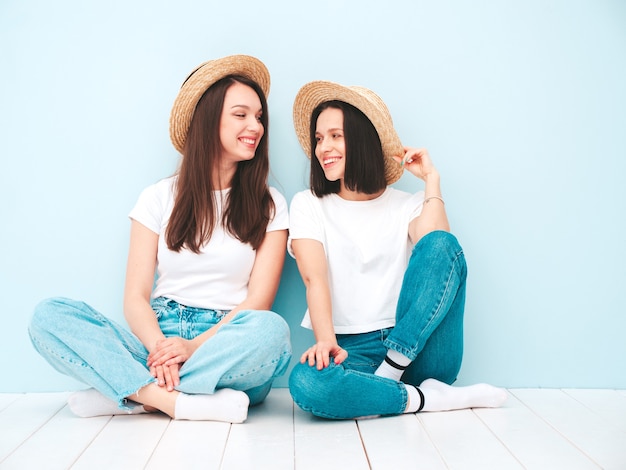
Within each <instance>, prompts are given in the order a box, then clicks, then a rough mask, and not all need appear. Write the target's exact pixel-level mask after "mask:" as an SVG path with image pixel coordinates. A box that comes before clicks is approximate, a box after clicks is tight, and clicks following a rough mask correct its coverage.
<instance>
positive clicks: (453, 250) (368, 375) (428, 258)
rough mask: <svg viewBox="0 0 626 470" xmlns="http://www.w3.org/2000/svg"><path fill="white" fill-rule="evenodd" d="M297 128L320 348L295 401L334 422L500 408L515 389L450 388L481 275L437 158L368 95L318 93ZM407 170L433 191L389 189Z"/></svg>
mask: <svg viewBox="0 0 626 470" xmlns="http://www.w3.org/2000/svg"><path fill="white" fill-rule="evenodd" d="M294 124H295V128H296V133H297V135H298V139H299V141H300V144H301V145H302V147H303V149H304V151H305V153H306V154H307V156H308V157H309V158H310V159H311V180H310V184H311V189H310V190H307V191H302V192H300V193H298V194H296V195H295V196H294V198H293V200H292V202H291V209H290V234H289V241H288V249H289V251H290V253H291V254H292V255H293V256H294V257H295V258H296V262H297V264H298V269H299V271H300V274H301V276H302V279H303V281H304V284H305V286H306V295H307V303H308V311H307V313H306V315H305V318H304V320H303V326H305V327H309V328H312V329H313V332H314V335H315V341H316V342H315V344H314V345H313V346H311V347H310V348H309V349H308V350H307V351H305V352H304V354H302V356H301V360H300V363H299V364H297V365H296V366H295V367H294V369H293V370H292V372H291V375H290V378H289V388H290V391H291V394H292V396H293V399H294V401H295V402H296V403H297V404H298V405H299V406H300V407H301V408H302V409H304V410H306V411H310V412H311V413H313V414H315V415H318V416H321V417H325V418H332V419H348V418H358V417H363V416H379V415H396V414H401V413H414V412H419V411H442V410H452V409H461V408H471V407H495V406H500V405H501V404H502V403H503V402H504V400H506V397H507V395H506V392H505V391H504V390H503V389H499V388H496V387H493V386H491V385H488V384H476V385H472V386H468V387H452V386H451V385H450V384H452V383H453V382H454V381H455V380H456V377H457V374H458V372H459V370H460V366H461V359H462V355H463V313H464V304H465V289H466V275H467V267H466V263H465V257H464V255H463V250H462V248H461V246H460V245H459V243H458V241H457V240H456V238H455V237H454V235H452V234H451V233H450V228H449V224H448V219H447V215H446V211H445V205H444V200H443V198H442V196H441V190H440V178H439V173H438V172H437V170H436V168H435V167H434V165H433V164H432V162H431V159H430V156H429V154H428V152H427V151H426V150H425V149H414V148H408V147H403V146H402V144H401V143H400V140H399V138H398V136H397V134H396V132H395V130H394V128H393V123H392V120H391V116H390V115H389V112H388V110H387V108H386V106H385V104H384V103H383V102H382V100H381V99H380V98H379V97H378V96H377V95H376V94H374V93H373V92H372V91H370V90H367V89H365V88H362V87H346V86H342V85H339V84H337V83H332V82H323V81H317V82H311V83H308V84H306V85H305V86H304V87H302V88H301V89H300V91H299V92H298V95H297V96H296V100H295V103H294ZM403 169H406V170H408V171H409V172H410V173H412V174H413V175H415V176H416V177H418V178H420V179H422V180H423V181H424V184H425V187H424V191H419V192H417V193H416V194H409V193H406V192H403V191H398V190H396V189H394V188H392V187H390V186H389V185H391V184H392V183H394V182H395V181H397V180H398V179H399V178H400V176H401V175H402V172H403Z"/></svg>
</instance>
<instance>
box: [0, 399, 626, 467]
mask: <svg viewBox="0 0 626 470" xmlns="http://www.w3.org/2000/svg"><path fill="white" fill-rule="evenodd" d="M509 392H510V398H509V400H508V401H507V403H506V404H505V406H504V407H503V408H500V409H475V410H463V411H453V412H446V413H421V414H419V415H403V416H397V417H390V418H379V419H367V420H358V421H327V420H321V419H317V418H314V417H312V416H311V415H309V414H307V413H304V412H302V411H301V410H300V409H299V408H298V407H297V406H294V404H293V402H292V401H291V398H290V396H289V392H288V391H287V390H286V389H273V390H272V392H271V393H270V395H269V397H268V398H267V400H266V402H265V403H264V404H262V405H260V406H258V407H254V408H252V409H251V410H250V413H249V415H248V420H247V421H246V423H244V424H236V425H230V424H225V423H213V422H191V421H172V420H170V419H169V418H167V417H165V416H163V415H156V414H155V415H140V416H114V417H100V418H88V419H85V418H77V417H75V416H74V415H73V414H72V413H71V412H70V411H69V409H68V408H67V406H66V405H65V400H66V398H67V396H68V395H69V393H49V394H42V393H36V394H31V393H29V394H0V468H1V469H13V468H15V469H20V470H22V469H31V468H32V469H35V468H36V469H56V468H59V469H66V468H72V469H89V470H98V469H143V468H146V469H167V470H175V469H185V470H187V469H194V468H202V469H236V470H246V469H253V470H259V469H272V470H280V469H298V470H304V469H314V470H335V469H342V470H349V469H393V470H403V469H410V468H420V469H440V468H443V469H446V468H451V469H481V470H482V469H491V468H492V469H498V470H502V469H511V468H529V469H567V470H572V469H582V468H584V469H586V468H591V469H598V468H604V469H620V470H623V469H626V391H624V390H569V389H566V390H556V389H512V390H510V391H509Z"/></svg>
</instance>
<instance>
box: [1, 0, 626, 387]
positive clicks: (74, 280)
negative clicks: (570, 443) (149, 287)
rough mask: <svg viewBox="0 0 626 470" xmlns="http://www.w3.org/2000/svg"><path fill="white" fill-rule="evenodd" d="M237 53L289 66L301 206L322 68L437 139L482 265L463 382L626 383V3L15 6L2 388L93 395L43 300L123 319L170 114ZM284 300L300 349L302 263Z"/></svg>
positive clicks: (9, 2)
mask: <svg viewBox="0 0 626 470" xmlns="http://www.w3.org/2000/svg"><path fill="white" fill-rule="evenodd" d="M383 5H384V6H383ZM233 53H245V54H251V55H255V56H257V57H259V58H260V59H262V60H263V61H264V62H265V63H266V64H267V66H268V67H269V69H270V71H271V73H272V90H271V93H270V97H269V104H270V110H271V126H270V133H271V139H270V146H271V162H272V173H273V176H272V183H273V184H274V185H276V186H278V187H279V188H280V189H281V190H282V191H283V193H284V194H285V195H286V197H287V198H288V199H291V197H292V196H293V194H294V193H295V192H296V191H299V190H301V189H303V188H304V187H305V185H306V182H307V171H308V168H307V165H306V163H307V162H306V158H305V157H304V155H303V154H302V152H301V150H300V148H299V146H298V144H297V141H296V138H295V135H294V132H293V128H292V123H291V104H292V102H293V98H294V96H295V94H296V92H297V90H298V88H299V87H300V86H301V85H303V84H304V83H305V82H307V81H310V80H314V79H329V80H334V81H339V82H342V83H345V84H354V85H363V86H367V87H369V88H372V89H374V90H375V91H377V92H378V93H379V94H380V95H381V97H383V99H384V100H385V101H386V102H387V104H388V105H389V108H390V109H391V112H392V114H393V116H394V120H395V122H396V127H397V130H398V132H399V134H400V136H401V138H402V139H403V141H404V142H405V143H406V144H410V145H413V146H426V147H428V148H429V150H430V152H431V155H432V156H433V159H434V160H435V163H436V164H437V166H438V168H439V170H440V172H441V173H442V175H443V180H442V181H443V191H444V196H445V199H446V202H447V208H448V211H449V216H450V219H451V221H452V224H453V229H454V231H455V232H456V234H457V235H458V236H459V238H460V240H461V241H462V243H463V245H464V247H465V250H466V255H467V258H468V263H469V270H470V271H469V281H468V282H469V293H468V299H467V309H466V335H465V337H466V349H465V351H466V352H465V359H464V364H463V368H462V371H461V375H460V377H459V383H461V384H466V383H472V382H478V381H487V382H492V383H494V384H499V385H503V386H508V387H537V386H541V387H620V388H626V367H625V366H624V363H625V361H624V360H625V358H626V340H625V339H624V331H626V315H625V314H626V308H625V307H624V297H625V293H626V287H625V284H626V243H625V238H626V237H625V236H624V228H623V225H624V219H625V218H626V217H625V214H626V189H625V188H626V185H625V184H624V178H625V176H626V3H625V2H623V1H618V0H614V1H610V0H587V1H582V0H581V1H567V0H562V1H557V0H547V1H545V0H526V1H523V2H522V1H517V2H513V1H495V0H493V1H487V0H478V1H474V2H466V1H461V0H448V1H441V2H432V1H424V0H417V1H416V0H410V1H409V0H406V1H393V0H392V1H389V2H382V1H380V0H376V1H372V0H350V1H349V0H332V1H329V0H318V1H316V2H287V1H285V2H278V1H276V2H272V1H266V2H261V1H258V0H257V1H249V0H239V1H236V2H209V1H191V0H177V1H169V0H168V1H163V0H150V1H148V0H133V1H128V0H108V1H99V2H98V1H83V0H74V1H72V0H57V1H49V0H1V1H0V71H1V73H0V155H1V158H2V168H3V170H4V171H3V172H2V173H1V175H0V178H1V181H2V184H1V185H0V195H1V198H2V202H1V203H0V221H1V222H0V223H1V229H0V246H1V250H2V257H1V259H0V276H1V280H0V288H1V289H2V292H1V298H2V308H1V309H0V325H2V337H1V339H0V351H1V352H0V357H2V359H3V361H2V363H3V372H2V377H3V378H2V380H0V392H18V391H43V390H64V389H70V388H74V387H77V386H78V384H77V383H75V382H73V381H71V380H69V379H66V378H64V377H63V376H61V375H60V374H58V373H57V372H55V371H54V370H52V368H51V367H49V366H48V365H47V364H46V363H44V361H43V360H42V359H40V358H39V357H38V356H37V354H36V353H35V352H34V350H33V349H32V347H31V345H30V342H29V340H28V337H27V334H26V325H27V322H28V318H29V316H30V313H31V311H32V308H33V306H34V305H35V304H36V303H37V301H38V300H39V299H41V298H44V297H47V296H53V295H64V296H69V297H75V298H80V299H83V300H86V301H88V302H89V303H91V304H92V305H93V306H95V307H96V308H98V309H100V310H101V311H102V312H104V313H106V314H108V315H109V316H111V317H113V318H115V319H117V320H122V318H123V317H122V313H121V302H122V289H123V278H124V269H125V261H126V259H125V258H126V250H127V243H128V229H129V222H128V219H127V213H128V211H129V210H130V208H131V207H132V206H133V204H134V203H135V200H136V198H137V196H138V194H139V192H140V190H141V189H142V188H143V187H145V186H146V185H148V184H150V183H152V182H154V181H156V180H157V179H159V178H161V177H164V176H167V175H169V174H170V173H172V172H173V171H174V169H175V166H176V163H177V154H176V152H175V151H174V149H173V147H172V145H171V144H170V141H169V137H168V118H169V111H170V106H171V104H172V102H173V100H174V97H175V96H176V93H177V90H178V88H179V86H180V84H181V82H182V80H183V78H184V77H185V76H186V75H187V73H188V72H190V71H191V69H192V68H193V67H195V66H196V65H197V64H199V63H200V62H202V61H205V60H208V59H211V58H216V57H220V56H223V55H228V54H233ZM397 187H400V188H402V189H406V190H409V191H414V190H416V189H419V188H421V185H420V184H419V183H418V182H417V181H415V180H414V179H412V178H410V177H408V176H405V177H403V179H402V180H401V181H400V182H399V183H397ZM275 308H276V310H277V311H278V312H279V313H281V314H282V315H284V316H285V317H286V318H287V319H288V320H289V322H290V324H291V325H292V333H293V344H294V350H295V352H296V355H299V354H300V353H301V352H302V351H303V349H304V348H305V347H306V346H308V345H309V342H310V341H311V336H310V333H308V332H307V331H305V330H303V329H302V328H300V327H299V326H298V324H299V320H300V317H301V315H302V313H303V311H304V308H305V303H304V291H303V287H302V283H301V281H300V279H299V276H298V274H297V270H296V268H295V264H294V262H293V261H292V260H288V261H287V263H286V266H285V272H284V277H283V283H282V285H281V289H280V292H279V296H278V299H277V301H276V305H275ZM285 383H286V382H285V379H284V378H283V379H281V380H280V381H279V382H278V385H280V386H283V385H285Z"/></svg>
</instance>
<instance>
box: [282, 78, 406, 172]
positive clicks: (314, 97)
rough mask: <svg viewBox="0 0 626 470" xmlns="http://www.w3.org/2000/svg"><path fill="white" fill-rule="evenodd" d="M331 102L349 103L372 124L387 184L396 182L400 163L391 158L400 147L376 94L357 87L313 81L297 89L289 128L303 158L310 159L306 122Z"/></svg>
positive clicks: (396, 154) (384, 109)
mask: <svg viewBox="0 0 626 470" xmlns="http://www.w3.org/2000/svg"><path fill="white" fill-rule="evenodd" d="M332 100H338V101H344V102H346V103H348V104H351V105H352V106H354V107H356V108H357V109H359V110H360V111H361V112H363V114H365V115H366V116H367V117H368V118H369V120H370V121H372V124H373V125H374V127H375V128H376V131H377V132H378V136H379V137H380V142H381V144H382V147H383V155H384V156H385V179H386V180H387V184H392V183H395V182H396V181H398V180H399V179H400V177H401V176H402V171H403V170H402V167H401V166H400V164H398V163H397V162H396V161H395V160H394V159H393V158H391V157H393V156H396V157H402V156H403V155H404V148H403V147H402V142H401V141H400V137H398V134H397V133H396V131H395V129H394V128H393V121H392V120H391V114H390V113H389V110H388V109H387V106H385V103H384V102H383V100H382V99H381V98H380V97H379V96H378V95H377V94H376V93H374V92H373V91H371V90H368V89H367V88H363V87H360V86H343V85H340V84H338V83H334V82H327V81H315V82H310V83H307V84H306V85H304V86H303V87H302V88H300V91H299V92H298V94H297V95H296V99H295V101H294V103H293V125H294V127H295V129H296V135H297V136H298V140H299V141H300V145H301V146H302V148H303V149H304V153H305V154H306V156H307V157H309V158H311V136H310V121H311V115H312V114H313V110H314V109H315V108H316V107H317V106H318V105H319V104H321V103H323V102H325V101H332Z"/></svg>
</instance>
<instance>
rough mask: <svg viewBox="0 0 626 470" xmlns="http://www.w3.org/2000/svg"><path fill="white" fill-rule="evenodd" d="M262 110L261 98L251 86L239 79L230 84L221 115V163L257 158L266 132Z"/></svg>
mask: <svg viewBox="0 0 626 470" xmlns="http://www.w3.org/2000/svg"><path fill="white" fill-rule="evenodd" d="M262 114H263V108H262V106H261V100H260V99H259V96H258V95H257V94H256V92H255V91H254V90H253V89H252V88H250V87H249V86H247V85H244V84H243V83H239V82H237V83H234V84H233V85H232V86H231V87H230V88H228V90H227V91H226V95H225V96H224V106H223V108H222V116H221V118H220V141H221V143H222V163H226V164H228V163H237V162H240V161H245V160H252V159H253V158H254V155H255V152H256V149H257V147H258V145H259V142H260V141H261V137H263V134H264V132H265V129H264V128H263V124H262V123H261V116H262Z"/></svg>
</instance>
